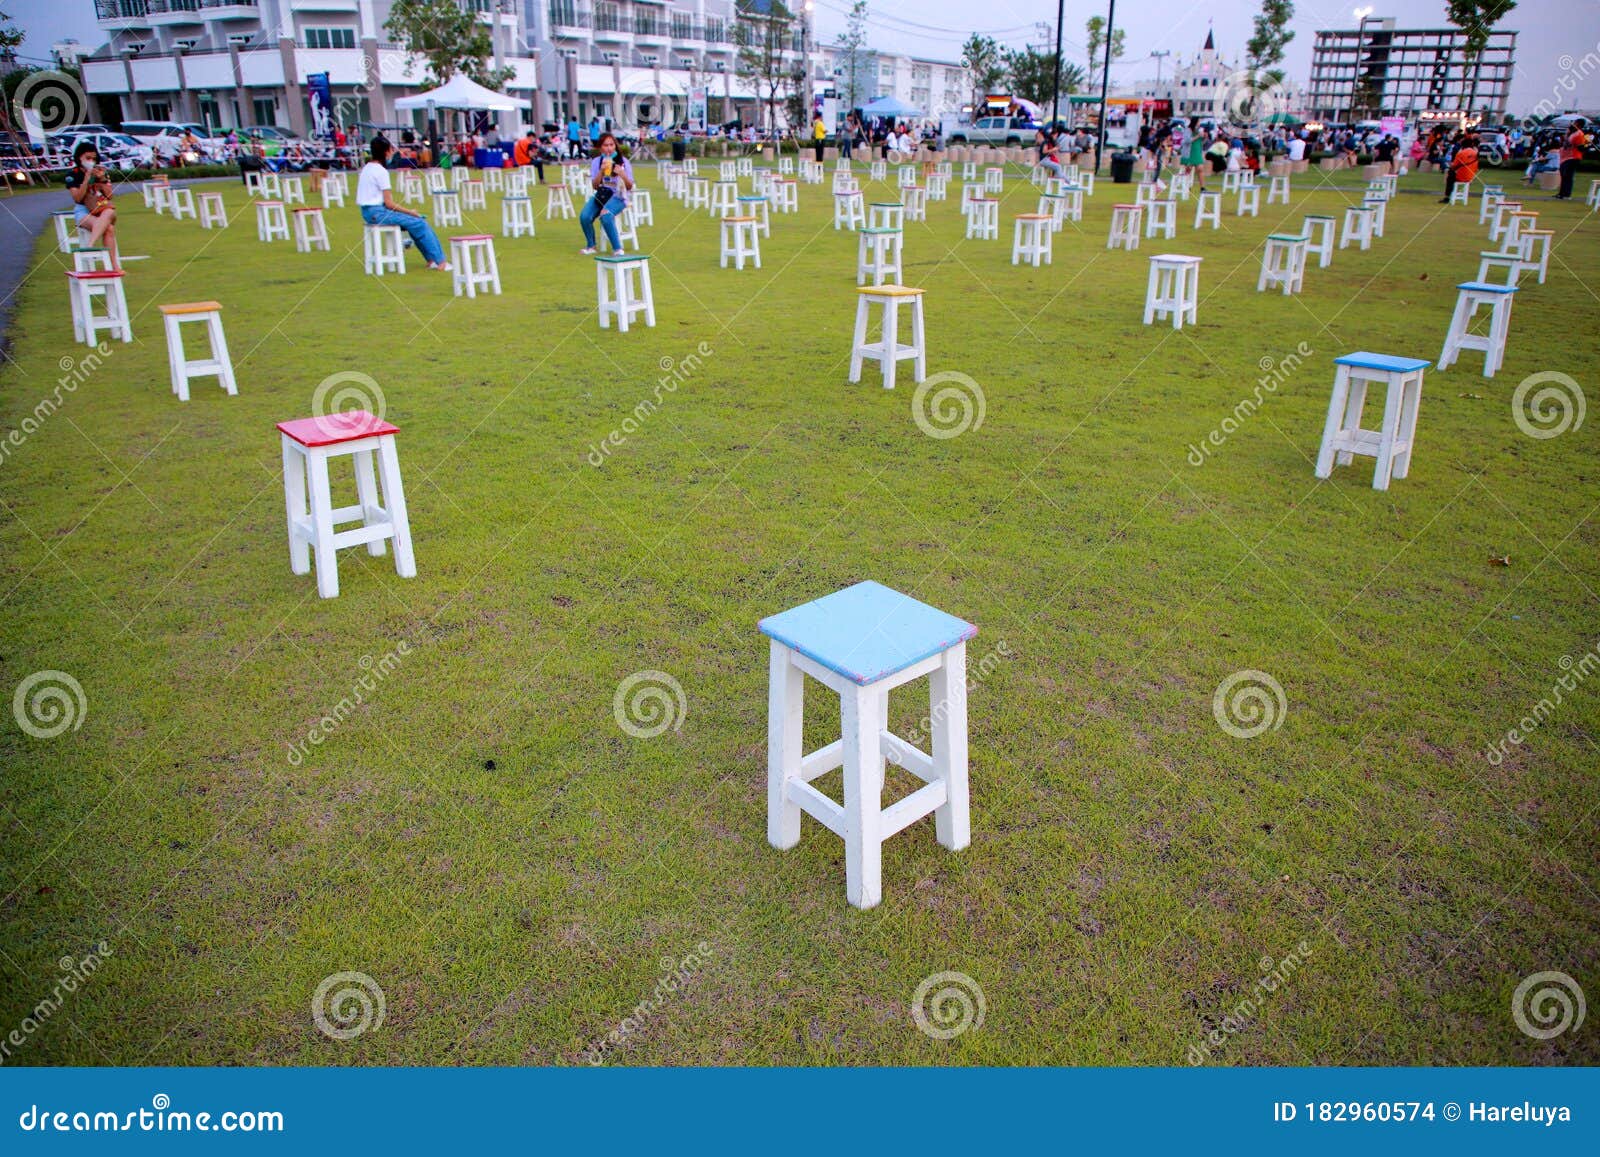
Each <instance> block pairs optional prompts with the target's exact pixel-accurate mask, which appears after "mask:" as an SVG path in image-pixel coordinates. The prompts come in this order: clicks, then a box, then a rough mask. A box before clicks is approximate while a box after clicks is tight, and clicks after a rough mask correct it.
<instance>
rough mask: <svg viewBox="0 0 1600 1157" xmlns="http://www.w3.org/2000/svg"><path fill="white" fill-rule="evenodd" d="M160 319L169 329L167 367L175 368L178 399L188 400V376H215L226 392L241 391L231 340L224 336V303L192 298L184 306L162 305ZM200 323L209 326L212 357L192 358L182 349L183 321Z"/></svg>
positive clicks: (173, 384)
mask: <svg viewBox="0 0 1600 1157" xmlns="http://www.w3.org/2000/svg"><path fill="white" fill-rule="evenodd" d="M161 320H162V324H163V325H165V327H166V331H167V366H168V368H169V369H170V370H171V371H172V392H173V393H174V394H177V395H178V401H180V402H187V401H188V400H189V379H190V378H204V377H213V376H214V377H215V378H216V379H217V385H219V386H221V387H222V389H223V392H224V393H228V394H233V395H235V396H237V395H238V393H239V387H238V384H237V383H235V382H234V380H233V360H232V359H231V358H229V357H228V339H227V338H225V337H223V336H222V305H221V304H220V303H219V302H215V301H191V302H187V303H185V304H182V305H163V306H162V307H161ZM185 322H199V323H201V324H203V325H204V326H205V327H206V337H207V338H208V339H209V340H210V343H211V356H210V357H209V358H202V359H201V360H199V361H193V362H192V361H190V360H189V359H188V357H187V355H185V353H184V352H183V324H184V323H185Z"/></svg>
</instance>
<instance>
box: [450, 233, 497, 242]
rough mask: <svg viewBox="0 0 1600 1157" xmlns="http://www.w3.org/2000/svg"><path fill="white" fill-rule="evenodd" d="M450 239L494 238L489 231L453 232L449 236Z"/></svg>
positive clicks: (480, 239)
mask: <svg viewBox="0 0 1600 1157" xmlns="http://www.w3.org/2000/svg"><path fill="white" fill-rule="evenodd" d="M450 240H452V241H493V240H494V236H493V235H492V234H489V233H457V234H454V235H453V236H452V237H451V238H450Z"/></svg>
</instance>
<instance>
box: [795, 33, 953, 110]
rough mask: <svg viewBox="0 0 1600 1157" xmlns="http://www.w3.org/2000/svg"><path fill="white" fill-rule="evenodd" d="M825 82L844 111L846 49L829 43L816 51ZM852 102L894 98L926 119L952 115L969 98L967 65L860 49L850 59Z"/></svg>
mask: <svg viewBox="0 0 1600 1157" xmlns="http://www.w3.org/2000/svg"><path fill="white" fill-rule="evenodd" d="M821 55H822V63H821V68H822V72H823V73H824V75H825V76H826V83H827V84H828V85H829V86H830V87H831V88H832V89H833V91H834V92H835V93H836V94H837V97H838V101H839V112H840V115H841V116H842V115H844V113H845V112H847V111H848V109H846V107H845V105H846V103H847V98H848V96H849V84H850V80H849V68H850V54H849V52H847V51H844V50H841V49H839V48H837V47H835V46H831V45H829V46H825V47H824V48H823V49H822V52H821ZM856 88H857V92H856V104H857V105H858V106H860V105H864V104H869V103H871V102H872V101H874V100H877V99H879V98H880V97H894V98H895V99H896V100H901V101H904V102H905V103H906V104H909V105H912V106H913V107H915V108H919V109H921V110H922V111H923V113H924V114H926V116H927V117H928V118H929V119H932V120H938V119H939V118H940V117H942V116H954V115H955V114H957V113H959V112H961V110H962V109H963V108H964V107H965V106H967V105H969V104H970V103H971V102H972V84H971V81H970V80H969V79H968V76H967V70H966V68H965V67H963V66H962V65H961V64H960V63H959V62H957V61H951V60H934V59H932V58H929V57H921V56H907V55H904V54H903V53H897V52H878V51H875V50H871V49H863V50H862V51H861V52H860V55H859V58H858V60H857V63H856Z"/></svg>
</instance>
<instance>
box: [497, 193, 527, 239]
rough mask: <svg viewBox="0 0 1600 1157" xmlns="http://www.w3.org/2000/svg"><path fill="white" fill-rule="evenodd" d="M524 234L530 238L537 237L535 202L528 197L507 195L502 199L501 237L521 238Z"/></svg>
mask: <svg viewBox="0 0 1600 1157" xmlns="http://www.w3.org/2000/svg"><path fill="white" fill-rule="evenodd" d="M524 233H526V234H527V235H528V236H529V237H533V236H535V233H534V231H533V202H532V201H530V200H529V199H528V198H526V197H513V196H511V195H510V194H507V195H506V196H504V197H502V198H501V199H500V235H501V236H502V237H521V236H522V235H523V234H524Z"/></svg>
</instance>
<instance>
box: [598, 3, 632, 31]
mask: <svg viewBox="0 0 1600 1157" xmlns="http://www.w3.org/2000/svg"><path fill="white" fill-rule="evenodd" d="M594 29H595V31H596V32H627V31H628V30H629V29H628V18H627V17H626V16H624V15H623V14H622V13H621V12H620V11H619V10H617V9H616V8H610V7H607V8H596V9H595V13H594Z"/></svg>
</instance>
